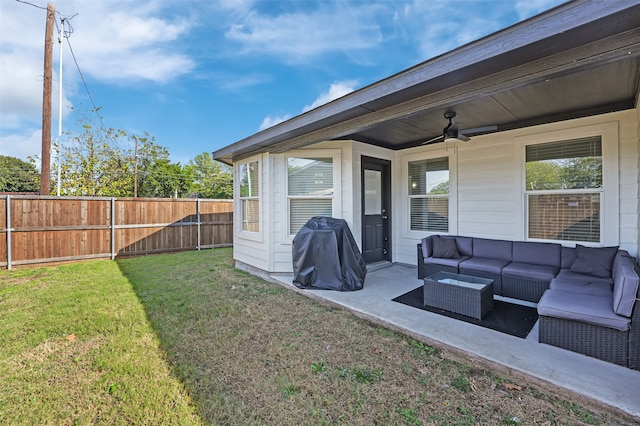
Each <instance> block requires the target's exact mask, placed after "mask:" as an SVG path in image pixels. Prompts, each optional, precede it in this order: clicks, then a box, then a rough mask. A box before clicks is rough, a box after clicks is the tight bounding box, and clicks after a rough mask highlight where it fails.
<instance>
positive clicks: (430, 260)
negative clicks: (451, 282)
mask: <svg viewBox="0 0 640 426" xmlns="http://www.w3.org/2000/svg"><path fill="white" fill-rule="evenodd" d="M467 259H469V256H462V257H459V258H457V259H446V258H442V257H425V258H424V263H425V264H430V265H445V266H452V267H454V268H457V267H458V265H459V264H460V262H464V261H465V260H467Z"/></svg>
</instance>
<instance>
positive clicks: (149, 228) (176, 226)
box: [0, 195, 233, 269]
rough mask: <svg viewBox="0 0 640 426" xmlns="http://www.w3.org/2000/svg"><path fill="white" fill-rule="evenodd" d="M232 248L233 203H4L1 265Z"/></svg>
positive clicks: (30, 199) (30, 198)
mask: <svg viewBox="0 0 640 426" xmlns="http://www.w3.org/2000/svg"><path fill="white" fill-rule="evenodd" d="M232 244H233V201H232V200H204V199H164V198H163V199H157V198H94V197H46V196H34V195H2V196H0V266H3V267H6V268H7V269H11V268H12V266H18V265H30V264H49V263H56V262H66V261H72V260H82V259H96V258H110V259H114V258H116V256H134V255H144V254H151V253H160V252H171V251H180V250H200V249H202V248H213V247H224V246H231V245H232Z"/></svg>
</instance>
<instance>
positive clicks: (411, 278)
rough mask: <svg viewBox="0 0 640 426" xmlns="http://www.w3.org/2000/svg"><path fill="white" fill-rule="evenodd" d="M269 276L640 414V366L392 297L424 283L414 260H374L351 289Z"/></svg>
mask: <svg viewBox="0 0 640 426" xmlns="http://www.w3.org/2000/svg"><path fill="white" fill-rule="evenodd" d="M269 278H270V279H271V280H272V281H274V282H277V283H280V284H284V285H287V286H290V287H291V288H292V289H294V290H295V291H299V292H301V293H302V294H305V295H307V296H309V297H312V298H315V299H318V300H322V301H325V302H329V303H334V304H337V305H339V306H342V307H343V308H345V309H348V310H350V311H353V312H354V313H355V314H356V315H359V316H362V317H364V318H367V319H370V320H372V321H374V322H377V323H380V324H382V325H385V326H389V327H391V328H396V329H398V330H401V331H402V332H404V333H407V334H410V335H412V336H414V337H415V338H417V339H419V340H423V341H425V342H426V343H428V344H431V345H433V346H435V347H438V348H440V349H442V350H444V351H448V352H453V353H454V354H456V355H458V356H460V357H462V358H463V359H465V360H466V361H467V362H469V363H472V362H480V363H484V364H488V365H491V366H493V367H497V368H498V369H504V370H505V371H508V372H512V373H515V374H525V375H527V376H530V377H531V378H534V379H535V380H540V381H542V382H546V383H549V384H550V385H552V386H556V387H558V388H559V389H561V390H567V391H570V392H574V393H576V394H578V395H581V396H584V397H586V398H589V399H591V400H594V401H597V402H599V403H602V404H605V405H608V406H611V407H614V408H615V409H618V410H620V411H622V412H624V413H627V414H629V415H632V416H634V417H636V418H640V398H639V397H638V384H640V371H634V370H630V369H628V368H624V367H620V366H618V365H615V364H611V363H608V362H604V361H600V360H597V359H595V358H590V357H587V356H584V355H581V354H578V353H574V352H570V351H567V350H563V349H559V348H556V347H554V346H549V345H545V344H541V343H538V326H537V324H536V325H535V326H534V327H533V329H532V330H531V332H530V333H529V334H528V335H527V337H526V338H524V339H521V338H518V337H514V336H510V335H508V334H505V333H501V332H498V331H494V330H490V329H488V328H483V327H480V326H477V325H474V324H469V323H466V322H463V321H459V320H456V319H452V318H448V317H445V316H442V315H438V314H435V313H431V312H427V311H423V310H420V309H416V308H412V307H409V306H406V305H403V304H401V303H398V302H394V301H392V299H394V298H395V297H398V296H400V295H401V294H403V293H406V292H408V291H410V290H412V289H414V288H416V287H419V286H421V285H422V281H421V280H419V279H417V268H416V266H413V265H406V264H400V263H395V264H378V265H373V266H371V267H370V268H369V272H368V273H367V276H366V279H365V285H364V288H363V289H362V290H359V291H353V292H339V291H330V290H309V289H306V290H299V289H298V288H296V287H295V286H294V285H293V284H292V279H293V274H271V275H270V277H269ZM521 303H527V302H521ZM525 380H526V379H525Z"/></svg>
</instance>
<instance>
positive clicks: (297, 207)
mask: <svg viewBox="0 0 640 426" xmlns="http://www.w3.org/2000/svg"><path fill="white" fill-rule="evenodd" d="M333 188H334V187H333V158H332V157H289V158H287V201H288V204H289V234H291V235H293V234H297V233H298V231H299V230H300V228H301V227H302V226H303V225H304V224H305V223H307V221H308V220H309V219H311V218H312V217H314V216H332V215H333V198H334V189H333Z"/></svg>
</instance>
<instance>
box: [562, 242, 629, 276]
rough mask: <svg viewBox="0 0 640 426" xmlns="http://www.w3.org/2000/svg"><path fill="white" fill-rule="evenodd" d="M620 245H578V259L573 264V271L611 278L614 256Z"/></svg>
mask: <svg viewBox="0 0 640 426" xmlns="http://www.w3.org/2000/svg"><path fill="white" fill-rule="evenodd" d="M617 252H618V247H585V246H581V245H580V244H577V245H576V252H575V253H576V260H574V261H573V263H572V264H571V271H573V272H578V273H580V274H588V275H594V276H596V277H602V278H611V267H612V265H613V258H614V257H615V256H616V253H617Z"/></svg>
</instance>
